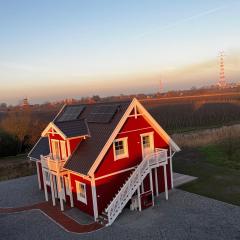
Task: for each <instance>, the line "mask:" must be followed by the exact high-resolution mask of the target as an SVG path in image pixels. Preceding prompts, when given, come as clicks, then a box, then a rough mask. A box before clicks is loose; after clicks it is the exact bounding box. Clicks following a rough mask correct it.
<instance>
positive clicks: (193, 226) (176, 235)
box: [0, 179, 240, 240]
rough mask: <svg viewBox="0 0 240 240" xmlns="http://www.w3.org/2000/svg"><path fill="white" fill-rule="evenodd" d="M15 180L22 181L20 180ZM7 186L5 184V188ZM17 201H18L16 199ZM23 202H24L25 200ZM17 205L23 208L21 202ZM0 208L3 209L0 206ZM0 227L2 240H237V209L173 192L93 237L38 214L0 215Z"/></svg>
mask: <svg viewBox="0 0 240 240" xmlns="http://www.w3.org/2000/svg"><path fill="white" fill-rule="evenodd" d="M18 180H19V181H20V182H21V181H22V179H18ZM16 181H17V180H16ZM8 182H9V184H10V185H11V184H12V181H8ZM8 182H5V184H6V183H8ZM30 185H31V184H30ZM20 186H21V184H19V185H18V187H19V188H20ZM23 186H25V185H23ZM36 186H37V185H35V187H36ZM5 187H6V186H5ZM24 188H25V187H24ZM2 189H3V187H2V185H1V184H0V191H1V193H2ZM4 189H5V188H4ZM4 191H6V189H5V190H4ZM18 192H21V191H20V189H18ZM30 194H33V193H32V192H31V191H30ZM41 194H42V193H41ZM1 195H2V194H1ZM8 196H9V197H10V198H12V197H13V196H15V197H16V195H15V193H14V194H13V195H11V194H9V195H8ZM18 199H20V197H19V196H18ZM35 200H36V199H35ZM26 202H27V198H26V199H25V203H26ZM6 203H8V204H9V203H14V201H13V200H9V201H6ZM21 203H22V204H23V202H21ZM1 205H2V206H3V202H2V203H1ZM0 226H1V228H0V236H1V239H4V240H8V239H9V240H10V239H11V240H12V239H26V240H27V239H29V240H30V239H31V240H32V239H35V240H37V239H53V240H54V239H58V240H62V239H73V240H74V239H121V240H123V239H171V240H174V239H179V240H180V239H181V240H182V239H204V240H208V239H211V240H212V239H216V240H221V239H224V240H228V239H229V240H230V239H231V240H233V239H236V240H240V207H237V206H234V205H230V204H227V203H223V202H220V201H216V200H213V199H209V198H206V197H202V196H198V195H195V194H192V193H188V192H184V191H182V190H173V191H171V192H170V194H169V200H168V201H166V200H164V196H160V197H159V198H157V199H156V204H155V206H154V208H149V209H146V210H144V211H142V212H131V211H130V210H128V209H125V210H124V212H123V213H122V214H121V215H120V216H119V217H118V219H117V220H116V221H115V223H114V224H113V225H112V226H110V227H107V228H103V229H100V230H97V231H96V232H94V233H87V234H73V233H69V232H66V231H65V230H64V229H62V228H61V227H60V226H59V225H57V224H55V223H54V222H53V221H52V220H51V219H49V218H48V217H46V216H45V215H44V214H43V213H42V212H41V211H39V210H31V211H28V212H22V213H17V214H0Z"/></svg>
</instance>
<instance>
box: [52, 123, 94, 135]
mask: <svg viewBox="0 0 240 240" xmlns="http://www.w3.org/2000/svg"><path fill="white" fill-rule="evenodd" d="M54 124H55V125H56V126H57V127H58V128H59V129H60V130H61V131H62V132H63V133H64V134H65V136H66V137H67V138H71V137H77V136H86V135H90V134H89V131H88V126H87V122H86V121H85V119H76V120H71V121H61V122H58V121H57V122H54Z"/></svg>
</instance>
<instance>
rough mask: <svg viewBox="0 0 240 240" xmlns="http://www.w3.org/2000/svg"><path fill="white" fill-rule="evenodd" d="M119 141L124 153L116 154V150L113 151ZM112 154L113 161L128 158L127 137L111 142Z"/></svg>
mask: <svg viewBox="0 0 240 240" xmlns="http://www.w3.org/2000/svg"><path fill="white" fill-rule="evenodd" d="M120 141H123V149H124V153H122V154H117V153H116V149H115V143H116V142H120ZM113 154H114V161H116V160H119V159H122V158H128V157H129V154H128V137H124V138H118V139H115V140H114V141H113Z"/></svg>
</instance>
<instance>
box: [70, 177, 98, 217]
mask: <svg viewBox="0 0 240 240" xmlns="http://www.w3.org/2000/svg"><path fill="white" fill-rule="evenodd" d="M70 178H71V185H72V192H73V202H74V206H75V207H77V208H79V209H80V210H81V211H83V212H86V213H88V214H89V215H92V216H93V215H94V213H93V202H92V189H91V182H90V181H88V180H87V179H84V178H82V177H80V176H78V175H75V174H72V173H70ZM75 181H79V182H82V183H85V184H86V194H87V204H85V203H83V202H80V201H78V200H77V190H76V182H75Z"/></svg>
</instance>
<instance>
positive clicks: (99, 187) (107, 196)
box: [96, 171, 132, 213]
mask: <svg viewBox="0 0 240 240" xmlns="http://www.w3.org/2000/svg"><path fill="white" fill-rule="evenodd" d="M131 172H132V171H127V172H124V173H120V174H116V175H113V176H110V177H107V178H103V179H99V180H97V181H96V194H97V204H98V212H99V213H101V212H103V211H104V209H105V208H106V207H107V206H108V204H109V203H110V202H111V201H112V199H113V197H114V196H115V194H116V193H117V192H118V190H119V189H120V188H121V187H122V186H123V184H124V183H125V181H126V180H127V178H128V177H129V176H130V174H131Z"/></svg>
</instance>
